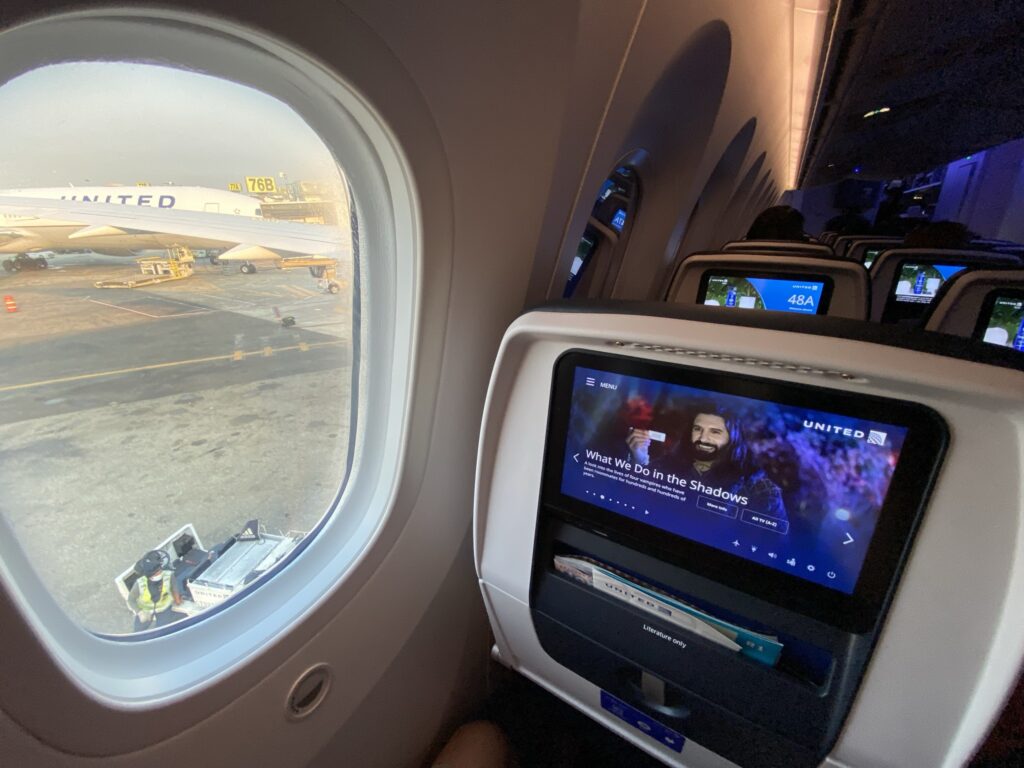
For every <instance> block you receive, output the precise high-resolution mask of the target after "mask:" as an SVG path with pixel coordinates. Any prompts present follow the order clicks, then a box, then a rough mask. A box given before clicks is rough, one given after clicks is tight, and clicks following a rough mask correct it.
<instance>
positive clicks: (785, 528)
mask: <svg viewBox="0 0 1024 768" xmlns="http://www.w3.org/2000/svg"><path fill="white" fill-rule="evenodd" d="M740 520H742V521H743V522H744V523H747V524H748V525H756V526H757V527H758V528H764V529H765V530H769V531H775V532H776V533H789V520H783V519H781V518H778V517H772V516H771V515H762V514H761V513H760V512H751V511H750V510H749V509H744V510H743V514H742V515H740Z"/></svg>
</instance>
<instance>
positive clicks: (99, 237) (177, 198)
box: [0, 186, 261, 256]
mask: <svg viewBox="0 0 1024 768" xmlns="http://www.w3.org/2000/svg"><path fill="white" fill-rule="evenodd" d="M5 196H10V197H19V198H39V199H43V200H65V201H69V202H83V203H104V204H108V205H123V206H125V207H128V208H139V207H141V208H150V209H158V210H168V211H170V210H176V211H195V212H203V213H219V214H229V215H236V216H245V217H249V218H260V217H261V213H260V201H259V200H256V199H255V198H252V197H248V196H247V195H242V194H238V193H236V192H227V191H223V190H219V189H210V188H207V187H175V186H166V187H48V188H35V189H7V190H0V197H5ZM4 235H6V236H4ZM181 244H182V238H181V237H178V236H175V235H168V234H162V233H158V232H131V231H128V232H123V233H119V232H111V231H109V230H107V231H97V230H95V228H93V227H83V225H82V224H81V223H80V222H73V221H65V220H60V219H54V218H44V217H40V216H35V215H31V214H25V213H22V212H16V213H9V212H8V213H0V253H31V252H34V251H43V250H64V249H76V250H97V251H102V252H104V253H111V254H113V255H125V256H130V255H133V254H134V253H135V252H137V251H141V250H146V249H152V248H158V249H162V248H171V247H174V246H177V245H181ZM187 244H188V245H189V246H190V247H193V248H217V247H223V245H224V243H223V241H222V240H215V239H209V240H204V239H203V238H196V237H190V238H188V243H187Z"/></svg>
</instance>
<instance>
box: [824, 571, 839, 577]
mask: <svg viewBox="0 0 1024 768" xmlns="http://www.w3.org/2000/svg"><path fill="white" fill-rule="evenodd" d="M825 575H826V576H828V577H829V578H830V579H834V578H835V577H836V572H835V571H829V572H828V573H826V574H825Z"/></svg>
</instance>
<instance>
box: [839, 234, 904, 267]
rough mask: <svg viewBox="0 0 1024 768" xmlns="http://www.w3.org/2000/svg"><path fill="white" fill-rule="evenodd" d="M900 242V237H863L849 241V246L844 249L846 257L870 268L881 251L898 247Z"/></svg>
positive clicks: (901, 239)
mask: <svg viewBox="0 0 1024 768" xmlns="http://www.w3.org/2000/svg"><path fill="white" fill-rule="evenodd" d="M902 244H903V238H902V237H865V238H862V239H857V240H853V241H852V242H851V243H850V246H849V248H847V249H846V258H847V259H848V260H849V261H856V262H857V263H858V264H863V265H864V266H865V267H866V268H868V269H870V268H871V264H872V263H874V261H875V259H877V258H878V256H879V254H881V253H882V251H886V250H889V249H891V248H899V247H900V245H902Z"/></svg>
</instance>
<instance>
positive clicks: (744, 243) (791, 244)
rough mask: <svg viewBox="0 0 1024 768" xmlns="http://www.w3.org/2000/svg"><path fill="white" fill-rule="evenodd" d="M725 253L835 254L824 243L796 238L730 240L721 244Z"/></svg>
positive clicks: (817, 255)
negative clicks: (802, 240)
mask: <svg viewBox="0 0 1024 768" xmlns="http://www.w3.org/2000/svg"><path fill="white" fill-rule="evenodd" d="M722 250H723V251H725V252H726V253H792V254H796V255H803V256H815V257H817V258H830V257H832V256H834V255H835V254H834V253H833V252H832V249H831V248H830V247H829V246H827V245H826V244H825V243H807V242H799V241H797V240H732V241H730V242H728V243H726V244H725V245H723V246H722Z"/></svg>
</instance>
